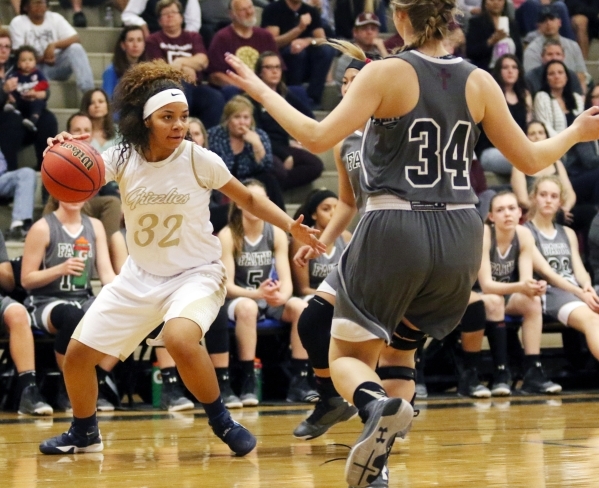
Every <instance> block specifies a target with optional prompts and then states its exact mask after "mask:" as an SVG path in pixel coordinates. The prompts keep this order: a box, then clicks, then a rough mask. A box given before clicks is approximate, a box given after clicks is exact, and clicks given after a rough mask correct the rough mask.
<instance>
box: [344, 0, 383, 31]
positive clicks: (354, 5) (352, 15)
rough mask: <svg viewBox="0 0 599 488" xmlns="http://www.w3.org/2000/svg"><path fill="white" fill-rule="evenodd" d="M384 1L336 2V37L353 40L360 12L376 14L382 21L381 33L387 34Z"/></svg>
mask: <svg viewBox="0 0 599 488" xmlns="http://www.w3.org/2000/svg"><path fill="white" fill-rule="evenodd" d="M387 5H388V3H387V2H385V1H384V0H336V1H335V12H334V15H335V35H336V37H340V38H342V39H351V38H352V36H353V33H352V30H353V28H354V24H355V22H356V17H357V16H358V15H360V12H373V13H376V14H377V16H378V18H379V20H380V21H381V31H382V32H387V25H386V17H387V14H386V8H387Z"/></svg>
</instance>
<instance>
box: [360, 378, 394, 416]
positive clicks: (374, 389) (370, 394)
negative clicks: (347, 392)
mask: <svg viewBox="0 0 599 488" xmlns="http://www.w3.org/2000/svg"><path fill="white" fill-rule="evenodd" d="M382 396H383V397H386V396H387V392H386V391H385V389H384V388H383V387H382V386H381V385H379V384H378V383H375V382H374V381H365V382H364V383H362V384H360V385H359V386H358V387H357V388H356V391H354V405H355V406H356V407H357V408H358V409H360V410H363V409H364V408H365V407H366V405H368V404H369V403H370V402H372V401H373V400H378V399H379V398H381V397H382Z"/></svg>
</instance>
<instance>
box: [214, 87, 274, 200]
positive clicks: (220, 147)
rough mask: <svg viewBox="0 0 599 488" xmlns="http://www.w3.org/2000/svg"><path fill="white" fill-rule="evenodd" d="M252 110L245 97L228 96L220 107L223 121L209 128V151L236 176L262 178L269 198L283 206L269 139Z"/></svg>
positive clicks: (243, 178)
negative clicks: (223, 105)
mask: <svg viewBox="0 0 599 488" xmlns="http://www.w3.org/2000/svg"><path fill="white" fill-rule="evenodd" d="M253 113H254V106H253V105H252V102H250V101H249V100H248V99H247V98H245V97H243V96H241V95H236V96H234V97H233V98H231V100H229V101H228V102H227V104H226V105H225V109H224V110H223V118H222V123H221V124H220V125H218V126H216V127H212V128H210V129H208V139H209V141H210V150H211V151H213V152H215V153H216V154H218V155H219V156H220V157H221V158H222V159H223V161H224V162H225V164H226V165H227V168H229V171H230V172H231V173H232V174H233V176H235V177H236V178H237V179H239V180H246V179H248V178H253V179H256V180H259V181H261V182H262V183H263V184H264V186H265V187H266V193H267V194H268V197H269V198H270V199H271V200H272V201H273V202H274V203H275V204H276V205H277V206H278V207H280V208H285V204H284V202H283V194H282V192H281V187H280V185H279V182H278V181H277V179H276V177H275V175H274V174H273V157H272V148H271V145H270V139H269V138H268V135H267V134H266V132H264V131H263V130H262V129H256V122H255V120H254V116H253Z"/></svg>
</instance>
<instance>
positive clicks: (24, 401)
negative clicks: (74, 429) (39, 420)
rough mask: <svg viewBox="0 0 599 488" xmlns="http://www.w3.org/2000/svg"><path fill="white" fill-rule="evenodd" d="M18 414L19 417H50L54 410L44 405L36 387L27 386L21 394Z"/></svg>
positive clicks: (43, 400)
mask: <svg viewBox="0 0 599 488" xmlns="http://www.w3.org/2000/svg"><path fill="white" fill-rule="evenodd" d="M19 413H20V414H21V415H52V414H53V413H54V410H53V409H52V407H51V406H50V405H48V404H47V403H46V400H45V399H44V397H43V396H42V394H41V393H40V391H39V389H38V387H37V385H29V386H28V387H26V388H25V389H24V390H23V393H21V400H20V401H19Z"/></svg>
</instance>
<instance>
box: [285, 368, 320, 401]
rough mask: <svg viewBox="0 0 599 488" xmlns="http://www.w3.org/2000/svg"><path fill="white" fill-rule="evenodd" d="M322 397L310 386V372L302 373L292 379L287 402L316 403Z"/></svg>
mask: <svg viewBox="0 0 599 488" xmlns="http://www.w3.org/2000/svg"><path fill="white" fill-rule="evenodd" d="M319 398H320V395H319V394H318V392H317V391H316V390H315V389H314V388H312V386H310V381H309V380H308V371H302V372H301V373H300V374H297V375H295V376H293V377H292V378H291V382H290V383H289V390H288V391H287V401H288V402H290V403H316V402H317V401H318V399H319Z"/></svg>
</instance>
